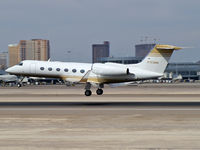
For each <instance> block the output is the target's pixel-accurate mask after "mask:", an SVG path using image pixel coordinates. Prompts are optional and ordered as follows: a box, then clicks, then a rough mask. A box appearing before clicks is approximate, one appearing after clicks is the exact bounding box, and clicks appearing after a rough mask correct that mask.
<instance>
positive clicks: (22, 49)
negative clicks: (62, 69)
mask: <svg viewBox="0 0 200 150" xmlns="http://www.w3.org/2000/svg"><path fill="white" fill-rule="evenodd" d="M15 48H16V49H14V48H13V47H12V46H11V47H9V66H12V65H15V64H17V63H19V62H20V61H22V60H44V61H46V60H48V59H49V58H50V46H49V40H43V39H32V40H21V41H20V42H19V44H18V45H17V46H15ZM10 51H11V52H10ZM15 52H16V53H17V54H16V55H17V56H16V57H12V56H13V54H15ZM18 57H19V59H18ZM13 59H15V60H13Z"/></svg>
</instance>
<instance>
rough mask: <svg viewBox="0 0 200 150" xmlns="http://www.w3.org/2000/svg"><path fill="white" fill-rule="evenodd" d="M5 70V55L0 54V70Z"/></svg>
mask: <svg viewBox="0 0 200 150" xmlns="http://www.w3.org/2000/svg"><path fill="white" fill-rule="evenodd" d="M6 68H7V53H5V52H3V53H0V69H2V70H5V69H6Z"/></svg>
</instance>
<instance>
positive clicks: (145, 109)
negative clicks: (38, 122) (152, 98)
mask: <svg viewBox="0 0 200 150" xmlns="http://www.w3.org/2000/svg"><path fill="white" fill-rule="evenodd" d="M3 110H9V111H20V110H21V111H24V110H25V111H34V110H42V111H49V110H51V111H65V110H71V111H75V110H77V111H84V110H88V111H90V110H91V111H97V110H98V111H105V110H111V111H112V110H113V111H116V110H125V111H130V110H135V111H200V108H199V109H196V108H188V109H187V108H180V109H179V108H163V109H162V108H95V109H94V108H0V111H3Z"/></svg>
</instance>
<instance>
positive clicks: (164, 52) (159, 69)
mask: <svg viewBox="0 0 200 150" xmlns="http://www.w3.org/2000/svg"><path fill="white" fill-rule="evenodd" d="M179 49H181V48H180V47H176V46H172V45H156V46H155V47H154V48H153V49H152V50H151V51H150V53H149V54H148V55H147V56H146V57H145V58H144V60H143V61H142V62H140V63H138V64H136V65H135V66H136V67H138V68H141V69H144V70H148V71H152V72H156V73H160V74H163V72H164V71H165V69H166V67H167V64H168V61H169V59H170V57H171V55H172V53H173V51H174V50H179Z"/></svg>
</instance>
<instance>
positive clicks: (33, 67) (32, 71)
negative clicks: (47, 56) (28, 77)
mask: <svg viewBox="0 0 200 150" xmlns="http://www.w3.org/2000/svg"><path fill="white" fill-rule="evenodd" d="M30 72H31V73H32V74H35V73H36V65H35V64H31V65H30Z"/></svg>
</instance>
